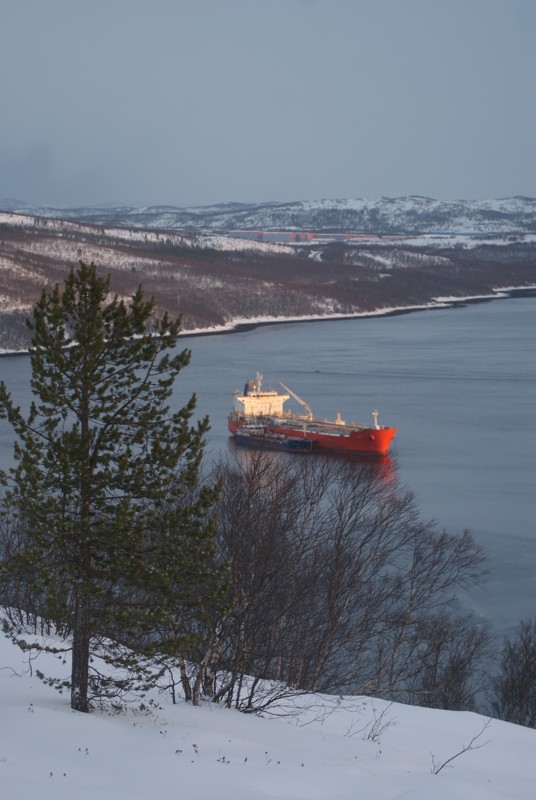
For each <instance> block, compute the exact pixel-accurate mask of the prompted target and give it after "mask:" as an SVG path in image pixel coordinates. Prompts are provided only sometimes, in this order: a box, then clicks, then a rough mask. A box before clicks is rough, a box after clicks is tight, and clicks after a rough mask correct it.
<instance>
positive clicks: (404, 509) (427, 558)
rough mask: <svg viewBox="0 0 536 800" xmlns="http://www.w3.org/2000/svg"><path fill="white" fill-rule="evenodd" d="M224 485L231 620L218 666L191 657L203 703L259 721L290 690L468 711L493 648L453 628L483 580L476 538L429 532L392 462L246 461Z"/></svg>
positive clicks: (223, 545) (219, 641)
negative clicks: (463, 599) (259, 712)
mask: <svg viewBox="0 0 536 800" xmlns="http://www.w3.org/2000/svg"><path fill="white" fill-rule="evenodd" d="M217 472H218V475H219V476H220V478H221V479H222V480H223V487H224V488H223V491H222V494H221V499H220V504H219V508H218V520H219V544H220V551H221V557H222V559H224V560H226V561H228V562H229V563H230V565H231V567H230V568H231V581H230V594H229V609H230V610H229V613H228V614H226V615H224V616H223V617H221V616H220V617H218V618H217V619H214V620H213V623H212V628H211V634H212V636H213V638H212V640H211V641H212V643H211V646H210V648H209V650H210V652H208V651H207V650H205V651H203V652H197V653H189V654H188V655H189V658H190V659H191V660H192V661H193V662H195V663H197V664H203V665H204V666H203V690H204V691H205V693H206V694H207V695H208V696H211V697H212V698H213V699H217V700H221V699H224V700H225V702H227V703H228V704H229V705H235V706H236V707H238V708H241V709H243V710H256V709H258V708H259V707H265V706H266V704H268V703H269V702H271V699H270V698H273V697H279V693H280V692H281V687H282V686H284V687H286V691H287V692H288V691H296V690H299V691H324V692H325V691H344V692H348V693H374V694H379V695H383V696H385V697H390V698H393V699H394V698H398V699H406V700H408V699H409V700H414V699H415V698H416V697H419V698H420V699H421V701H422V702H426V698H428V700H429V701H430V704H434V705H443V706H444V707H471V705H472V692H473V683H472V679H470V677H469V675H470V673H471V670H472V667H473V666H474V664H476V663H477V662H478V659H479V658H480V657H481V655H483V650H484V648H485V646H486V643H487V638H486V634H485V633H484V632H482V633H479V631H478V630H477V629H476V628H475V629H473V627H472V625H471V623H470V620H469V619H468V618H467V619H465V621H464V624H463V625H461V624H459V623H456V622H455V621H454V619H451V618H450V616H449V615H450V614H452V613H454V611H453V610H454V608H455V594H456V592H457V591H458V590H459V589H460V588H461V587H463V586H466V585H469V584H472V583H474V582H475V581H478V580H479V578H480V577H481V576H482V574H483V555H482V553H481V551H480V550H479V548H478V547H477V546H476V545H475V543H474V541H473V540H472V538H471V537H470V536H469V534H467V533H465V534H464V535H463V536H461V537H457V536H449V535H448V534H446V533H444V532H443V533H438V532H437V531H436V530H435V528H434V526H433V525H431V524H429V523H424V522H423V521H422V520H421V519H420V516H419V514H418V511H417V509H416V507H415V502H414V498H413V496H412V494H411V493H409V492H406V491H403V490H402V489H401V488H400V487H399V485H398V483H397V480H396V475H394V474H393V468H392V464H391V462H383V463H381V464H377V463H371V462H369V463H365V464H364V463H355V462H346V461H342V460H337V459H326V458H322V457H307V458H303V459H289V458H286V457H285V456H284V455H283V456H282V455H281V454H274V453H266V452H260V451H246V452H243V453H241V454H240V455H239V457H238V458H237V460H236V461H235V462H234V463H222V464H220V465H219V466H218V469H217ZM457 634H459V636H458V635H457ZM434 637H436V638H439V639H440V640H441V641H435V638H434ZM468 643H470V644H471V653H472V655H471V656H469V654H468V653H466V656H467V657H466V659H465V661H464V660H463V659H462V657H461V654H462V652H463V651H464V649H465V648H466V647H467V644H468ZM434 657H435V661H434ZM249 676H255V678H250V677H249ZM274 682H279V683H278V688H276V686H275V684H274ZM422 698H424V700H422Z"/></svg>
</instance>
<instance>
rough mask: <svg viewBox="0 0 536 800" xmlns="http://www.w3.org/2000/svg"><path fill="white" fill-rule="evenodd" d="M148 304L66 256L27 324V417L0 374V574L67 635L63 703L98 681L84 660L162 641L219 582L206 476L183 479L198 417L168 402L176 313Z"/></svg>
mask: <svg viewBox="0 0 536 800" xmlns="http://www.w3.org/2000/svg"><path fill="white" fill-rule="evenodd" d="M154 311H155V308H154V301H153V300H145V298H144V295H143V291H142V289H141V287H140V288H139V289H138V291H137V292H136V293H135V294H134V295H133V296H132V298H131V300H130V302H128V303H126V302H125V301H123V300H120V299H118V297H117V296H113V295H111V294H110V280H109V278H103V277H99V276H98V274H97V270H96V268H95V266H94V264H90V265H86V264H84V263H82V262H81V263H80V265H79V268H78V269H77V270H74V269H73V270H71V272H70V274H69V276H68V278H67V279H66V281H65V285H64V286H63V287H62V288H60V287H59V286H56V287H55V288H54V290H53V291H52V292H50V293H47V292H46V291H43V293H42V296H41V299H40V300H39V302H38V303H37V304H36V306H35V308H34V311H33V315H32V318H31V319H30V321H29V327H30V329H31V332H32V341H31V350H30V358H31V367H32V378H31V387H32V391H33V394H34V398H35V399H34V402H33V403H32V406H31V409H30V411H29V414H28V416H25V415H24V414H23V413H22V412H21V410H20V409H19V408H18V407H16V405H15V404H14V402H13V401H12V399H11V397H10V395H9V393H8V391H7V389H6V387H5V386H4V384H3V383H2V384H0V415H1V416H3V417H5V418H7V419H8V420H9V421H10V423H11V425H12V427H13V429H14V432H15V434H16V443H15V445H14V456H15V466H14V467H13V468H12V469H11V470H10V472H9V473H8V474H4V475H3V476H2V479H3V483H4V485H5V487H6V491H5V493H4V498H3V508H4V512H5V513H9V515H10V518H11V519H12V520H13V519H15V520H16V525H17V530H18V531H19V534H18V539H17V546H16V547H12V548H11V550H10V552H9V553H8V555H7V556H6V555H4V562H3V564H2V568H1V573H2V575H3V578H4V583H5V582H6V581H7V582H13V581H17V585H18V586H19V587H20V586H21V585H23V586H25V591H26V595H27V596H28V597H30V598H31V599H30V603H31V605H32V607H31V608H27V609H25V610H27V611H34V612H35V613H39V614H40V615H42V616H44V617H45V618H46V619H49V620H51V621H52V622H53V624H54V626H55V628H56V630H58V631H65V632H67V633H68V635H69V636H71V637H72V651H71V652H72V661H71V680H70V689H71V706H72V708H73V709H76V710H79V711H88V710H89V708H90V705H91V700H92V698H94V697H102V696H103V695H105V694H106V692H107V691H113V687H112V689H110V685H109V683H108V679H107V678H105V677H103V676H102V675H101V677H100V678H99V676H98V675H97V674H95V673H94V672H93V669H92V666H91V662H92V659H93V657H94V656H95V655H98V656H101V657H104V658H105V659H107V660H108V661H109V662H110V663H111V664H120V663H121V662H122V658H123V655H124V653H125V649H124V647H123V648H121V644H123V645H125V644H127V645H132V643H133V642H135V643H136V648H137V650H138V651H139V652H140V653H141V652H143V653H144V654H145V655H147V654H150V653H154V652H162V651H166V650H167V651H172V650H173V649H174V648H176V647H178V646H179V642H178V640H180V632H181V631H182V630H188V631H189V632H190V634H191V632H192V631H195V630H196V627H202V620H203V618H204V614H205V610H206V608H207V607H208V606H211V604H213V603H215V602H218V598H219V597H220V596H221V594H222V592H223V580H222V572H221V570H220V569H219V568H218V567H217V566H216V564H215V521H214V515H213V510H212V509H213V506H214V503H215V501H216V497H217V487H213V486H206V485H204V486H201V485H200V482H199V472H200V464H201V458H202V453H203V445H204V436H205V433H206V431H207V429H208V420H207V419H206V418H205V419H204V420H202V421H200V422H198V423H196V425H191V420H192V416H193V413H194V409H195V395H192V397H191V399H190V400H189V402H187V404H186V405H185V406H184V407H183V408H180V409H179V410H178V411H174V412H171V411H170V407H169V401H170V397H171V393H172V391H173V384H174V381H175V378H176V376H177V375H178V373H179V371H180V370H181V369H182V368H183V367H185V366H186V365H187V364H188V363H189V360H190V352H189V351H188V350H183V351H182V352H176V351H175V352H174V348H175V346H176V344H177V337H178V333H179V330H180V318H179V319H176V320H170V319H169V318H168V316H167V314H164V316H163V317H162V318H161V319H160V320H156V319H155V316H154ZM21 531H22V533H20V532H21ZM170 631H173V639H171V638H170V634H169V632H170ZM177 636H178V639H177ZM103 642H106V643H107V645H106V648H104V647H103ZM111 642H115V643H116V644H115V645H111V644H110V643H111ZM136 648H135V649H136Z"/></svg>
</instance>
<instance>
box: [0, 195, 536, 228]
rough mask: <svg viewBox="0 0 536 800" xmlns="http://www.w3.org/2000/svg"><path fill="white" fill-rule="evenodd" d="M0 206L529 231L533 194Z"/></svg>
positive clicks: (207, 223)
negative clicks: (476, 197) (206, 203)
mask: <svg viewBox="0 0 536 800" xmlns="http://www.w3.org/2000/svg"><path fill="white" fill-rule="evenodd" d="M0 210H5V211H12V212H13V211H14V212H18V213H24V214H32V215H36V216H42V217H56V218H59V219H65V220H73V221H78V222H88V223H92V224H98V225H114V226H119V227H129V228H138V227H139V228H145V229H147V228H154V229H159V230H168V231H177V232H178V231H192V232H193V231H213V232H228V231H232V230H278V229H281V230H314V231H341V232H355V233H360V232H362V233H376V234H379V235H382V234H384V235H393V234H401V233H406V234H407V233H413V234H425V233H434V232H441V233H446V232H448V233H475V232H476V233H480V232H482V233H488V234H509V233H536V198H530V197H522V196H515V197H507V198H502V199H488V200H434V199H433V198H429V197H420V196H414V195H412V196H407V197H398V198H391V197H380V198H376V199H370V198H347V199H332V200H330V199H324V200H305V201H297V202H286V203H281V202H276V201H270V202H266V203H237V202H230V203H219V204H215V205H209V206H187V207H176V206H170V205H156V206H143V207H134V206H129V205H109V204H106V205H101V206H88V207H79V208H51V207H41V206H32V205H30V204H27V203H24V202H22V201H18V200H14V199H6V200H0Z"/></svg>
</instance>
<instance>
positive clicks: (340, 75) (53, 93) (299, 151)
mask: <svg viewBox="0 0 536 800" xmlns="http://www.w3.org/2000/svg"><path fill="white" fill-rule="evenodd" d="M535 82H536V0H0V115H1V117H0V198H7V197H14V198H18V199H22V200H26V201H28V202H34V203H43V204H51V205H58V206H62V205H63V206H72V205H79V204H93V203H103V202H125V203H129V204H134V205H149V204H159V203H160V204H163V203H170V204H174V205H190V204H195V205H208V204H211V203H217V202H225V201H242V202H248V201H263V200H282V201H287V200H305V199H321V198H343V197H378V196H380V195H387V196H391V197H397V196H401V195H406V194H421V195H428V196H430V197H436V198H439V199H454V198H465V199H478V198H486V197H489V198H492V197H494V198H496V197H505V196H509V195H514V194H524V195H529V196H532V197H536V158H535V146H536V102H535V89H536V86H535Z"/></svg>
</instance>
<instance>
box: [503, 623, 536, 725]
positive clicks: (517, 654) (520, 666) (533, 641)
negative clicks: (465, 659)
mask: <svg viewBox="0 0 536 800" xmlns="http://www.w3.org/2000/svg"><path fill="white" fill-rule="evenodd" d="M492 707H493V710H494V712H495V714H496V715H497V716H498V717H499V718H500V719H504V720H507V721H508V722H515V723H516V724H517V725H526V726H527V727H529V728H536V617H533V618H532V619H528V620H525V621H523V622H521V624H520V626H519V630H518V632H517V634H516V636H515V637H514V638H512V639H506V641H505V643H504V647H503V650H502V654H501V659H500V670H499V674H498V675H497V676H496V678H495V679H494V681H493V696H492Z"/></svg>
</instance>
